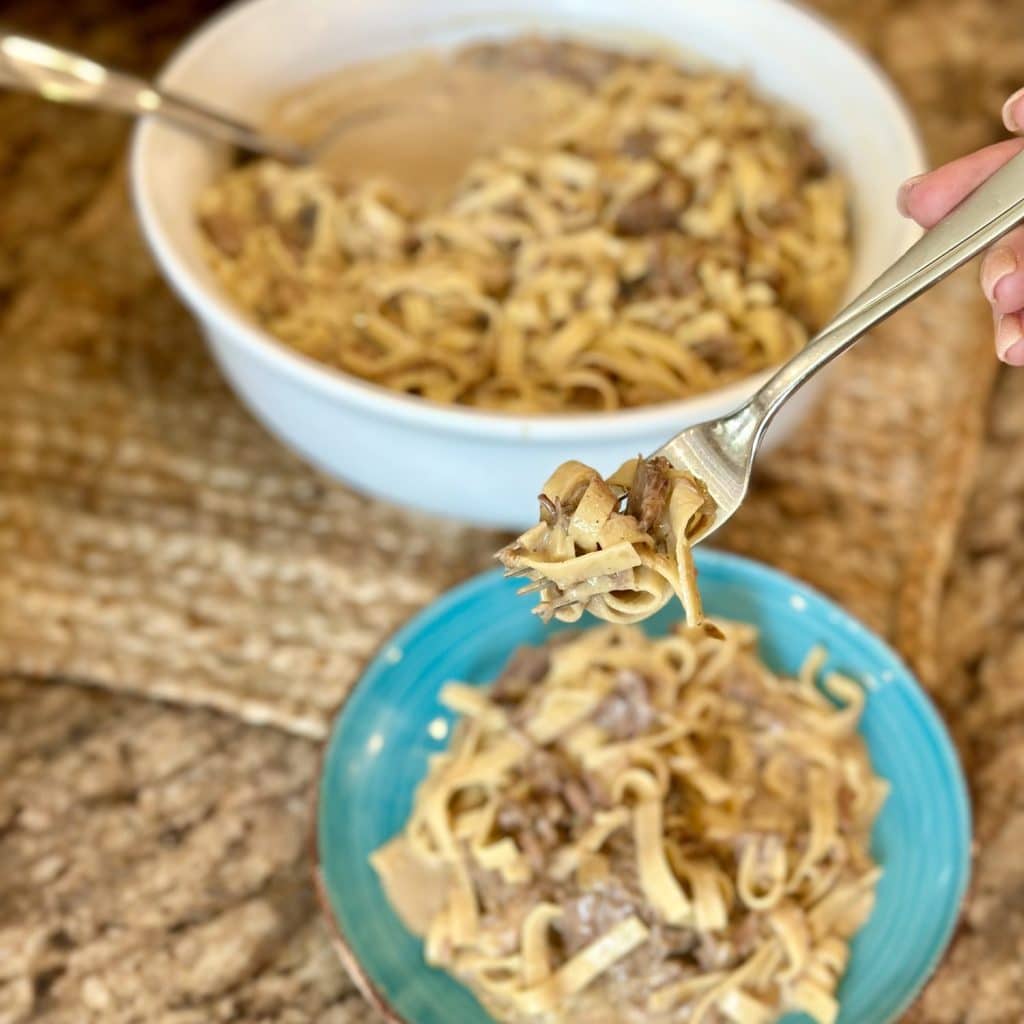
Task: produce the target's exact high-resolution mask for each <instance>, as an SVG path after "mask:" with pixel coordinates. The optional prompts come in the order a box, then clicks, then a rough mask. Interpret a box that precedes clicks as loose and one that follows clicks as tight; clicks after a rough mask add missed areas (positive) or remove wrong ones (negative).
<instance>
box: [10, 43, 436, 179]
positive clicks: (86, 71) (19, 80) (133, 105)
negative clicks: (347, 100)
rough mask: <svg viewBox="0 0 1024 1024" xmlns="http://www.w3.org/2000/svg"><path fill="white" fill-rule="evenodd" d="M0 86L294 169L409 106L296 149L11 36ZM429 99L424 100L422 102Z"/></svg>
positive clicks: (356, 119) (349, 122) (368, 115)
mask: <svg viewBox="0 0 1024 1024" xmlns="http://www.w3.org/2000/svg"><path fill="white" fill-rule="evenodd" d="M0 86H7V87H8V88H12V89H18V90H20V91H22V92H30V93H34V94H36V95H37V96H42V97H43V98H44V99H47V100H50V101H52V102H54V103H71V104H77V105H79V106H87V107H100V108H102V109H104V110H115V111H118V112H119V113H122V114H134V115H143V114H152V115H153V116H155V117H161V118H163V119H164V120H166V121H171V122H173V123H174V124H176V125H178V126H179V127H182V128H186V129H188V130H189V131H191V132H195V133H197V134H199V135H202V136H205V137H207V138H212V139H218V140H220V141H221V142H228V143H231V144H232V145H233V146H237V147H238V148H240V149H244V150H246V151H247V152H251V153H260V154H262V155H264V156H270V157H275V158H276V159H278V160H283V161H285V162H286V163H292V164H305V163H312V162H314V161H315V160H316V158H317V156H318V154H319V153H320V152H321V151H323V150H324V149H325V148H326V147H327V146H328V145H329V144H330V143H331V142H333V141H334V140H335V139H336V138H337V136H338V135H339V134H340V133H341V132H342V131H345V130H347V129H348V128H349V127H352V126H354V125H356V124H359V123H361V122H362V121H365V120H367V119H372V118H375V117H378V116H379V115H381V114H382V113H386V112H388V111H389V110H392V109H394V108H396V107H398V106H399V105H402V106H407V105H408V101H402V104H398V103H381V104H376V105H373V106H368V107H365V108H363V109H360V110H356V111H352V112H351V113H349V114H346V115H345V116H344V117H343V118H341V119H339V121H338V122H336V123H335V124H334V125H332V126H331V129H330V131H329V132H328V133H325V134H324V136H323V137H322V138H320V139H318V140H317V142H316V143H315V144H313V145H310V146H300V145H298V144H297V143H295V142H292V141H290V140H289V139H285V138H281V137H277V136H273V135H268V134H267V133H266V132H264V131H263V130H262V129H259V128H257V127H256V126H255V125H251V124H247V123H246V122H244V121H240V120H238V118H236V117H233V116H231V115H229V114H225V113H223V112H221V111H219V110H214V109H212V108H211V107H208V106H206V105H205V104H202V103H198V102H196V101H195V100H191V99H188V98H187V97H185V96H178V95H176V94H174V93H171V92H168V91H166V90H164V89H160V88H158V87H157V86H155V85H153V84H152V83H150V82H147V81H146V80H145V79H142V78H137V77H135V76H134V75H129V74H125V73H124V72H122V71H114V70H112V69H111V68H106V67H104V66H103V65H102V64H97V63H96V62H95V61H93V60H89V58H88V57H82V56H80V55H79V54H77V53H72V52H71V51H70V50H62V49H60V48H59V47H56V46H51V45H50V44H49V43H44V42H40V41H39V40H37V39H29V38H28V37H27V36H19V35H11V34H9V33H0ZM435 98H436V97H435ZM429 99H430V97H424V98H422V100H423V102H427V101H428V100H429Z"/></svg>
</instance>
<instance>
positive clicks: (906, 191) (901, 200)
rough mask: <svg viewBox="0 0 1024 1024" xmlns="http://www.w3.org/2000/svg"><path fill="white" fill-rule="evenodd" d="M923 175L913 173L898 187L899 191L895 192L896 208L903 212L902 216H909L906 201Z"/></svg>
mask: <svg viewBox="0 0 1024 1024" xmlns="http://www.w3.org/2000/svg"><path fill="white" fill-rule="evenodd" d="M923 177H924V175H923V174H915V175H914V177H912V178H907V180H906V181H905V182H903V184H902V185H900V187H899V191H898V192H897V193H896V209H897V210H899V211H900V213H902V214H903V216H904V217H909V216H910V211H909V210H908V209H907V202H908V200H909V199H910V193H911V192H913V191H914V189H915V187H916V186H917V184H918V182H920V180H921V179H922V178H923Z"/></svg>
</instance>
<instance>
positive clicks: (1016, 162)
mask: <svg viewBox="0 0 1024 1024" xmlns="http://www.w3.org/2000/svg"><path fill="white" fill-rule="evenodd" d="M1022 221H1024V153H1021V154H1019V155H1018V156H1015V157H1014V158H1013V159H1012V160H1010V161H1009V162H1008V163H1007V164H1005V165H1004V166H1003V167H1001V168H1000V169H999V170H998V171H996V173H995V174H993V175H992V176H991V177H990V178H989V179H988V180H987V181H985V182H984V183H983V184H981V185H979V186H978V188H976V189H975V190H974V191H973V192H972V193H971V194H970V195H969V196H967V198H966V199H964V200H963V201H962V202H961V203H960V204H959V205H958V206H957V207H955V208H954V209H953V210H952V211H951V212H950V213H949V214H947V215H946V217H945V218H943V219H942V220H941V221H939V223H938V224H936V225H935V227H933V228H932V229H931V230H930V231H928V232H927V233H926V234H924V235H923V236H922V237H921V238H920V239H918V241H916V242H915V243H914V244H913V245H912V246H911V247H910V248H909V249H907V251H906V252H905V253H904V254H903V255H902V256H901V257H900V258H899V259H898V260H896V262H895V263H893V265H892V266H891V267H889V269H888V270H886V271H884V272H883V273H882V274H881V275H880V276H879V277H878V278H876V280H875V281H873V282H872V283H871V284H870V285H868V287H867V288H865V289H864V291H862V292H861V293H860V295H858V296H857V297H856V298H855V299H853V301H852V302H850V304H849V305H848V306H846V308H845V309H843V310H841V311H840V312H839V313H838V314H836V316H835V317H834V318H833V320H832V321H831V322H830V323H829V324H828V325H827V326H826V327H825V328H824V329H823V330H822V331H821V332H819V333H818V334H817V335H816V336H815V337H814V338H813V339H812V340H811V341H810V342H809V343H808V345H807V346H806V347H805V348H804V349H802V350H801V351H800V352H798V353H797V354H796V355H795V356H794V357H793V358H792V359H790V360H789V361H788V362H787V363H785V364H783V366H782V367H780V368H779V370H778V371H777V372H776V373H775V375H774V376H773V377H771V378H770V379H769V380H768V381H767V383H766V384H765V385H764V386H763V387H762V388H761V389H760V390H759V391H758V392H757V394H755V395H754V397H753V398H752V399H751V401H750V407H751V411H752V412H753V413H754V414H755V416H756V417H757V418H758V419H759V420H761V424H760V427H761V431H763V430H764V428H765V427H766V426H767V424H768V422H769V421H770V420H771V418H772V416H774V415H775V413H776V412H777V411H778V409H779V407H780V406H781V405H782V404H783V402H785V401H786V399H787V398H789V396H790V395H791V394H792V393H793V392H794V391H796V389H797V388H799V387H800V386H801V385H802V384H803V383H804V382H805V381H807V380H808V379H809V378H810V377H812V376H813V375H814V374H815V373H817V372H818V370H820V369H821V368H822V367H823V366H824V365H825V364H826V363H828V362H830V361H831V360H832V359H834V358H835V357H836V356H838V355H839V354H840V353H842V352H845V351H846V349H848V348H849V347H850V346H851V345H852V344H853V343H854V342H855V341H857V340H858V338H860V337H861V336H862V335H863V334H864V333H865V332H866V331H869V330H870V329H871V328H872V327H874V326H875V325H876V324H878V323H880V322H881V321H882V320H884V319H885V318H886V317H888V316H891V315H892V314H893V313H895V312H896V310H898V309H899V308H900V307H901V306H904V305H906V304H907V303H908V302H910V301H911V300H912V299H914V298H916V297H917V296H918V295H920V294H921V292H923V291H925V290H926V289H928V288H930V287H931V286H932V285H933V284H936V283H938V282H939V281H941V280H942V279H943V278H944V277H946V275H947V274H950V273H952V272H953V271H954V270H956V269H957V267H960V266H962V265H963V264H964V263H966V262H967V261H968V260H969V259H972V258H973V257H974V256H977V255H978V253H980V252H981V251H982V250H983V249H985V248H986V247H987V246H989V245H991V244H992V243H993V242H995V241H996V240H997V239H999V238H1002V236H1003V235H1005V234H1006V233H1007V232H1008V231H1011V230H1012V229H1013V228H1015V227H1016V226H1017V225H1018V224H1020V223H1021V222H1022Z"/></svg>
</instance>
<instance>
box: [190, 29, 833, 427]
mask: <svg viewBox="0 0 1024 1024" xmlns="http://www.w3.org/2000/svg"><path fill="white" fill-rule="evenodd" d="M449 63H450V65H451V66H452V67H455V68H456V69H457V68H459V67H462V68H466V67H473V68H476V69H478V70H479V69H483V70H484V71H488V70H491V71H493V73H494V74H495V75H498V74H499V73H500V74H502V75H504V76H505V78H506V79H507V78H508V76H509V74H510V73H511V74H513V75H514V77H515V80H516V81H517V82H519V83H521V84H522V83H526V84H529V85H531V86H532V90H530V91H529V96H528V99H529V100H530V102H531V103H532V104H533V106H532V108H531V109H532V111H533V113H532V117H531V118H530V119H529V120H530V121H531V123H532V131H531V133H530V137H529V138H526V139H513V140H511V141H510V142H509V143H508V144H507V145H502V146H496V147H495V148H494V149H493V150H491V151H489V152H486V153H482V154H479V155H477V156H475V158H473V159H471V160H470V161H469V163H468V166H466V167H464V168H463V169H462V171H461V174H459V175H458V176H457V178H456V180H454V181H453V182H451V185H450V187H449V188H448V189H446V190H445V191H444V193H443V194H442V196H441V197H440V198H438V199H436V200H435V201H433V202H430V203H427V202H424V201H422V200H421V199H417V197H415V196H414V195H412V194H411V193H410V192H409V190H408V189H404V190H403V188H402V187H401V186H400V183H399V182H398V181H397V180H395V179H394V178H389V177H388V176H387V175H386V174H378V175H376V176H374V177H371V178H368V179H366V180H361V181H356V182H344V183H339V182H338V181H337V180H335V179H334V178H333V177H332V176H331V174H329V173H327V172H326V171H325V170H323V169H321V168H318V167H288V166H285V165H283V164H281V163H277V162H274V161H266V160H263V161H258V162H256V163H252V164H249V165H246V166H242V167H239V168H236V169H234V170H231V171H229V172H228V173H227V174H226V175H224V176H223V177H222V178H221V179H219V180H218V181H216V182H215V183H214V184H213V185H212V186H211V188H210V189H209V190H208V192H207V193H205V194H204V196H203V197H202V199H201V201H200V203H199V209H198V215H199V220H200V223H201V225H202V227H203V229H204V236H205V239H206V241H207V243H208V244H207V245H206V254H207V257H208V259H209V262H210V265H211V267H212V269H213V271H214V273H215V274H216V276H217V278H218V279H219V281H220V282H221V284H222V285H223V287H224V288H225V289H226V291H227V292H228V294H229V295H230V297H231V298H232V299H233V300H234V301H235V302H236V303H238V304H239V305H240V307H241V308H242V309H243V310H244V311H245V312H246V313H247V314H248V315H250V316H251V317H252V318H253V319H254V320H255V321H256V322H257V323H259V324H260V325H262V326H263V327H265V328H266V329H267V330H268V331H269V332H270V333H272V334H273V335H274V336H276V337H277V338H278V339H280V340H281V341H282V342H284V343H285V344H286V345H289V346H291V347H292V348H294V349H297V350H298V351H300V352H302V353H304V354H306V355H308V356H311V357H313V358H315V359H317V360H320V361H321V362H324V363H327V364H329V365H331V366H334V367H337V368H339V369H341V370H343V371H345V372H347V373H351V374H354V375H356V376H358V377H361V378H364V379H366V380H368V381H371V382H374V383H377V384H380V385H382V386H384V387H386V388H390V389H393V390H395V391H400V392H404V393H407V394H411V395H417V396H421V397H424V398H427V399H431V400H433V401H436V402H441V403H460V404H465V405H471V406H477V407H481V408H487V409H497V410H504V411H508V412H518V413H548V412H563V411H587V410H613V409H618V408H622V407H628V406H639V405H646V404H650V403H656V402H664V401H668V400H672V399H680V398H686V397H689V396H692V395H696V394H699V393H701V392H705V391H709V390H712V389H715V388H718V387H721V386H722V385H724V384H727V383H729V382H731V381H735V380H738V379H740V378H742V377H746V376H748V375H750V374H752V373H756V372H758V371H760V370H763V369H766V368H768V367H771V366H774V365H776V364H778V363H780V362H782V361H783V360H785V359H787V358H789V357H790V356H791V355H793V354H794V353H795V352H796V351H798V350H799V349H800V348H802V347H803V346H804V344H805V343H806V341H807V339H808V335H809V333H812V332H814V331H815V330H817V329H818V328H819V327H820V326H822V325H823V324H824V323H825V322H826V320H827V319H828V317H829V316H830V315H831V314H832V312H834V310H835V307H836V305H837V303H838V300H839V297H840V294H841V292H842V289H843V287H844V285H845V283H846V281H847V277H848V274H849V267H850V244H849V237H848V219H849V218H848V215H847V190H846V186H845V184H844V182H843V180H842V178H841V177H840V176H839V175H838V174H837V173H835V172H833V171H832V170H830V169H829V167H828V166H827V164H826V162H825V160H824V159H823V157H822V155H821V154H820V152H819V151H818V150H817V149H816V148H815V146H814V145H813V144H812V142H811V141H810V137H809V134H808V131H807V129H806V127H805V125H804V124H803V123H802V122H801V120H800V119H799V118H798V117H796V116H794V115H793V114H792V113H791V112H789V111H788V110H786V109H785V108H784V107H782V106H781V105H780V104H778V103H775V102H772V101H770V100H767V99H765V98H763V97H762V96H760V95H758V93H757V92H756V91H755V90H754V89H752V88H751V86H750V85H749V84H748V83H747V82H746V81H745V80H744V79H743V78H741V77H739V76H736V75H733V74H728V73H724V72H721V71H715V70H704V69H700V70H687V69H684V68H681V67H678V66H676V65H675V64H674V63H673V62H672V61H671V60H668V59H666V58H664V57H662V56H656V55H627V54H624V53H615V52H612V51H608V50H603V49H599V48H597V47H594V46H590V45H587V44H583V43H577V42H572V41H565V40H562V41H559V40H545V39H537V38H528V39H519V40H513V41H509V42H503V43H494V44H484V45H477V46H472V47H469V48H467V49H465V50H463V51H460V52H459V53H457V54H456V55H455V56H454V57H452V58H451V60H450V61H449ZM482 88H485V86H482ZM368 102H369V101H368ZM458 117H459V110H458V109H453V110H452V111H451V113H450V119H449V120H450V121H451V122H452V123H457V120H458ZM402 159H403V160H404V162H405V163H408V162H409V160H411V159H412V158H411V157H409V156H403V158H402ZM419 159H421V160H424V161H427V160H429V153H427V154H425V155H421V156H420V157H419ZM425 173H426V172H425ZM407 176H408V175H407ZM395 177H397V174H396V176H395Z"/></svg>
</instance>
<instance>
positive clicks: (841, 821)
mask: <svg viewBox="0 0 1024 1024" xmlns="http://www.w3.org/2000/svg"><path fill="white" fill-rule="evenodd" d="M718 627H719V629H720V631H721V635H722V639H716V638H714V637H709V636H708V635H707V634H705V633H704V632H702V631H700V630H697V629H693V628H686V627H681V628H679V629H677V630H676V631H675V632H673V633H671V634H670V635H668V636H665V637H663V638H659V639H650V638H648V637H647V636H645V635H644V634H643V633H642V632H641V631H640V630H639V629H638V628H637V627H634V626H621V625H605V626H600V627H595V628H593V629H591V630H589V631H586V632H583V633H580V634H575V635H570V636H569V637H568V639H567V638H566V636H565V635H561V636H557V637H556V638H555V639H554V640H552V641H551V642H550V643H549V644H548V645H547V646H546V647H543V648H531V649H524V650H522V651H520V653H519V654H518V655H517V656H516V657H515V658H514V659H513V661H512V662H511V663H510V665H509V667H508V668H507V669H506V671H505V673H504V674H503V675H502V677H500V678H499V680H498V681H497V683H496V684H495V685H494V686H493V687H492V688H491V689H490V691H489V692H488V691H486V690H482V689H478V688H475V687H471V686H466V685H459V684H451V685H448V686H447V687H445V689H444V690H443V692H442V699H443V701H444V702H445V704H446V705H447V706H448V707H449V708H450V709H451V710H452V711H454V712H456V713H457V714H458V715H459V716H461V717H460V719H459V721H458V724H457V725H456V727H455V731H454V734H453V736H452V740H451V743H450V746H449V747H448V749H447V750H445V751H444V752H443V753H439V754H437V755H435V756H434V757H433V758H432V759H431V762H430V767H429V771H428V773H427V776H426V778H425V780H424V781H423V783H422V785H421V786H420V787H419V790H418V792H417V794H416V798H415V802H414V805H413V809H412V813H411V815H410V817H409V819H408V822H407V824H406V826H405V828H404V829H403V830H402V831H401V833H400V834H399V835H398V836H396V837H395V838H394V839H393V840H392V841H391V842H389V843H388V844H387V845H386V846H384V847H383V848H381V849H380V850H378V851H377V852H376V853H375V854H374V855H373V858H372V860H373V864H374V866H375V868H376V870H377V872H378V873H379V876H380V878H381V880H382V882H383V884H384V886H385V889H386V891H387V894H388V896H389V898H390V901H391V903H392V904H393V906H394V908H395V910H396V911H397V912H398V914H399V915H400V916H401V917H402V919H403V920H404V922H405V923H406V925H407V926H408V927H409V928H410V929H411V930H412V931H413V932H414V933H415V934H417V935H419V936H422V937H423V938H424V941H425V950H426V958H427V960H428V961H429V962H430V963H431V964H433V965H436V966H438V967H443V968H444V969H446V970H448V971H450V972H451V973H452V974H454V975H455V976H456V977H457V978H459V979H461V980H462V981H463V982H465V983H466V984H467V985H468V986H469V987H470V988H471V989H472V990H473V991H474V993H475V994H476V995H477V996H478V998H479V999H480V1000H481V1002H482V1003H483V1004H484V1006H485V1007H486V1008H487V1010H488V1011H489V1012H490V1013H491V1014H492V1015H493V1016H494V1017H495V1019H496V1020H498V1021H502V1022H508V1024H556V1022H585V1024H640V1022H644V1024H669V1022H678V1021H683V1020H685V1021H686V1022H687V1024H721V1022H735V1024H770V1022H771V1021H774V1020H775V1019H776V1018H777V1016H778V1015H779V1014H781V1013H783V1012H786V1011H789V1010H802V1011H804V1012H806V1013H808V1014H810V1016H811V1017H813V1018H814V1019H815V1020H817V1021H818V1022H820V1024H831V1022H832V1021H834V1020H835V1019H836V1016H837V1013H838V1005H837V1001H836V997H835V990H836V986H837V983H838V980H839V978H840V977H841V975H842V973H843V971H844V969H845V966H846V962H847V958H848V941H849V939H850V937H851V936H852V935H853V933H854V932H855V931H856V930H857V929H858V928H859V927H860V926H861V925H862V924H863V923H864V921H865V920H866V919H867V917H868V915H869V914H870V911H871V908H872V905H873V899H874V890H875V885H876V882H877V881H878V878H879V876H880V870H879V869H878V868H877V867H876V866H875V864H874V863H873V861H872V858H871V855H870V852H869V842H870V832H871V827H872V823H873V821H874V820H875V817H876V815H877V813H878V811H879V809H880V807H881V805H882V803H883V801H884V799H885V795H886V792H887V786H886V783H885V782H884V781H882V780H881V779H879V778H877V777H876V776H875V775H874V773H873V771H872V767H871V764H870V762H869V759H868V756H867V752H866V748H865V746H864V743H863V741H862V740H861V738H860V737H859V736H858V734H857V732H856V728H857V723H858V719H859V717H860V714H861V711H862V709H863V706H864V694H863V691H862V690H861V687H860V686H859V685H858V684H857V683H855V682H854V681H853V680H851V679H848V678H845V677H843V676H840V675H835V674H829V675H826V676H825V677H824V679H823V680H821V688H820V689H819V687H818V685H816V682H817V676H818V674H819V670H820V667H821V665H822V662H823V657H824V656H823V653H822V652H821V651H815V652H814V653H813V654H811V656H810V657H809V658H808V659H807V662H806V664H805V665H804V667H803V669H802V670H801V672H800V673H799V675H798V676H797V677H796V678H783V677H779V676H776V675H774V674H773V673H772V672H771V671H769V669H768V668H767V667H766V666H765V665H764V664H763V663H762V662H761V661H760V659H759V658H758V655H757V652H756V640H757V638H756V633H755V631H754V630H753V629H751V628H750V627H748V626H744V625H740V624H737V623H730V622H725V621H722V622H719V623H718ZM830 698H832V699H831V700H830Z"/></svg>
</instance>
